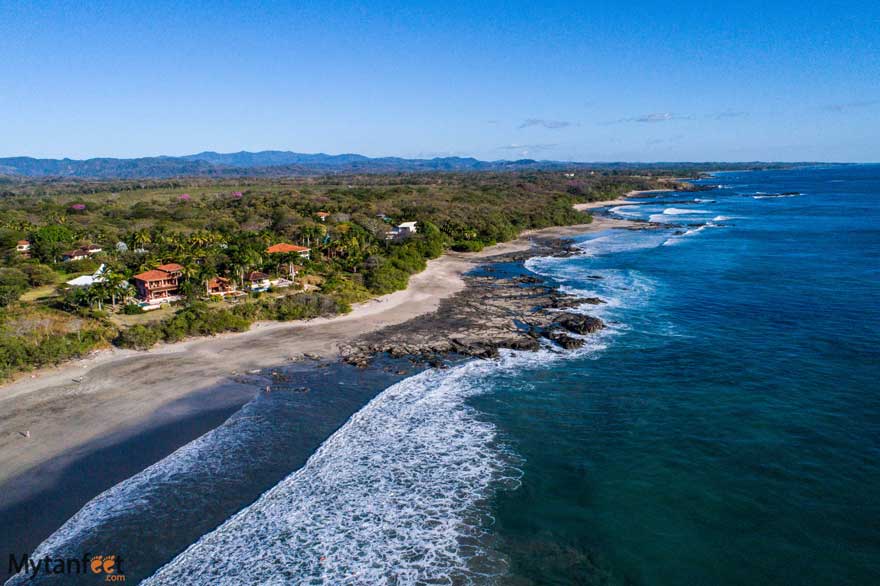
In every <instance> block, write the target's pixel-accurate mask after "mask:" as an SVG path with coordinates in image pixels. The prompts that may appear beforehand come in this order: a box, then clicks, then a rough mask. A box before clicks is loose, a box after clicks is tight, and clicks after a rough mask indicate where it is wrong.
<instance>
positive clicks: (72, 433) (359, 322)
mask: <svg viewBox="0 0 880 586" xmlns="http://www.w3.org/2000/svg"><path fill="white" fill-rule="evenodd" d="M627 195H631V194H627ZM587 205H592V204H587ZM607 205H612V204H610V203H609V202H596V205H595V206H594V207H604V206H607ZM590 209H592V208H590ZM635 226H636V224H635V223H633V222H627V221H624V220H617V219H612V218H608V217H605V216H594V218H593V222H592V223H590V224H581V225H576V226H562V227H552V228H546V229H542V230H536V231H528V232H524V233H523V234H521V235H520V237H519V238H517V239H516V240H513V241H510V242H507V243H501V244H498V245H495V246H492V247H487V248H486V249H484V250H483V251H481V252H479V253H448V254H446V255H444V256H442V257H440V258H438V259H435V260H432V261H430V262H429V263H428V267H427V268H426V270H425V271H423V272H421V273H418V274H416V275H413V276H412V277H411V279H410V283H409V286H408V287H407V289H405V290H403V291H397V292H395V293H391V294H388V295H385V296H382V297H380V298H377V299H374V300H370V301H366V302H363V303H360V304H357V305H356V306H355V307H354V308H353V310H352V311H351V312H350V313H348V314H346V315H343V316H337V317H333V318H317V319H313V320H309V321H306V322H270V323H258V324H255V325H254V327H252V328H251V330H249V331H248V332H243V333H234V334H224V335H221V336H216V337H213V338H198V339H193V340H186V341H183V342H179V343H176V344H169V345H163V346H160V347H158V348H156V349H153V350H149V351H145V352H138V351H131V350H116V349H114V350H107V351H102V352H99V353H98V354H97V355H95V356H93V357H89V358H85V359H81V360H78V361H74V362H72V363H69V364H65V365H63V366H61V367H57V368H54V369H51V370H47V371H42V372H38V373H36V375H35V376H32V377H29V378H22V379H19V380H18V381H15V382H13V383H11V384H9V385H6V386H4V387H3V388H2V391H0V392H2V396H0V413H2V415H0V426H2V429H3V431H2V434H0V486H2V485H3V484H5V483H7V482H8V481H9V480H10V479H13V478H19V477H21V476H22V475H25V474H26V473H27V471H28V470H30V469H33V468H35V467H37V466H39V465H41V464H44V463H46V462H49V461H51V460H53V459H55V458H58V457H62V456H63V455H64V454H68V453H75V452H77V451H78V450H80V449H81V448H83V447H84V446H87V445H90V444H93V443H95V442H99V441H100V440H102V438H109V437H114V436H119V435H127V436H130V435H134V434H136V433H137V432H139V431H143V430H144V429H146V428H148V427H156V426H161V425H167V424H169V423H170V422H172V421H174V420H177V419H184V418H186V417H191V416H193V415H194V414H196V413H198V412H199V411H200V410H201V409H203V408H204V407H203V406H202V405H200V404H198V403H197V402H188V403H187V402H185V401H182V400H183V399H185V398H186V397H189V396H194V395H196V394H198V393H202V395H203V396H204V398H205V400H204V401H202V402H201V403H204V405H211V404H213V403H214V402H217V403H224V402H227V403H228V402H230V401H232V402H234V401H235V400H239V401H240V400H241V399H242V397H244V396H247V393H252V394H253V393H256V392H257V391H258V385H256V384H254V383H253V382H249V383H242V382H237V381H236V380H235V379H236V377H240V376H241V375H244V374H246V373H249V372H254V371H257V370H260V369H264V368H269V367H273V366H280V365H283V364H286V363H290V362H291V361H295V360H300V359H303V358H322V359H333V358H337V357H338V356H339V351H340V347H341V346H345V345H347V344H348V343H350V342H352V341H353V340H354V339H356V338H358V337H361V336H364V335H366V334H374V333H377V332H379V331H380V330H382V329H384V328H386V327H389V326H395V325H399V324H403V323H404V322H407V321H409V320H412V319H414V318H417V317H420V316H424V315H426V314H430V313H433V312H434V311H436V310H437V308H438V307H439V306H440V303H441V302H442V301H443V300H446V299H449V298H451V297H453V296H454V295H456V294H457V293H460V292H461V291H463V290H464V289H465V280H464V278H463V275H464V273H466V272H467V271H469V270H470V269H472V268H473V267H474V266H476V265H477V264H480V263H481V262H483V261H485V260H487V259H490V258H491V257H497V256H499V255H507V254H515V253H522V252H525V251H528V250H529V249H531V248H532V247H533V246H534V243H535V239H554V238H563V237H566V236H571V235H575V234H584V233H588V232H595V231H600V230H605V229H610V228H632V227H635ZM229 394H234V395H235V396H236V397H237V399H230V398H229ZM171 404H176V405H177V406H178V408H176V409H164V408H165V407H167V406H169V405H171ZM27 431H30V437H25V432H27Z"/></svg>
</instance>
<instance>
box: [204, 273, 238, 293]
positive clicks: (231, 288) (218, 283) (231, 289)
mask: <svg viewBox="0 0 880 586" xmlns="http://www.w3.org/2000/svg"><path fill="white" fill-rule="evenodd" d="M206 288H207V290H208V295H212V296H213V295H217V296H220V297H225V296H227V295H231V294H235V293H238V292H237V291H236V290H235V283H233V282H232V280H231V279H227V278H226V277H214V278H213V279H209V280H208V283H207V285H206Z"/></svg>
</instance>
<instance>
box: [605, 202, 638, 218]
mask: <svg viewBox="0 0 880 586" xmlns="http://www.w3.org/2000/svg"><path fill="white" fill-rule="evenodd" d="M608 211H609V212H610V213H612V214H617V215H618V216H624V217H627V218H637V217H639V215H640V214H639V206H634V205H624V206H617V207H613V208H611V209H610V210H608Z"/></svg>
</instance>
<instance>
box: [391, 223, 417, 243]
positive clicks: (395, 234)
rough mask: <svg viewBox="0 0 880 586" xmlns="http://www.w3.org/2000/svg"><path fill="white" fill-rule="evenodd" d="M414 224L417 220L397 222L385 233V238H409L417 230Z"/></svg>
mask: <svg viewBox="0 0 880 586" xmlns="http://www.w3.org/2000/svg"><path fill="white" fill-rule="evenodd" d="M416 224H417V222H403V223H401V224H398V225H397V226H395V227H394V228H392V229H391V231H390V232H386V233H385V240H404V239H406V238H409V237H410V236H412V235H413V234H415V233H416V232H418V229H417V228H416Z"/></svg>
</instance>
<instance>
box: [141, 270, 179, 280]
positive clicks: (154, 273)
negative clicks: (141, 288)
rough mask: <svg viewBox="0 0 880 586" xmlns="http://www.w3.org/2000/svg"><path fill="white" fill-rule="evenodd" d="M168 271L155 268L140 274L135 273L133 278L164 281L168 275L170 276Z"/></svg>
mask: <svg viewBox="0 0 880 586" xmlns="http://www.w3.org/2000/svg"><path fill="white" fill-rule="evenodd" d="M170 276H171V275H169V274H168V273H167V272H166V271H160V270H159V269H153V270H151V271H146V272H144V273H141V274H139V275H135V276H134V277H132V279H137V280H138V281H164V280H165V279H167V278H168V277H170Z"/></svg>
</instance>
